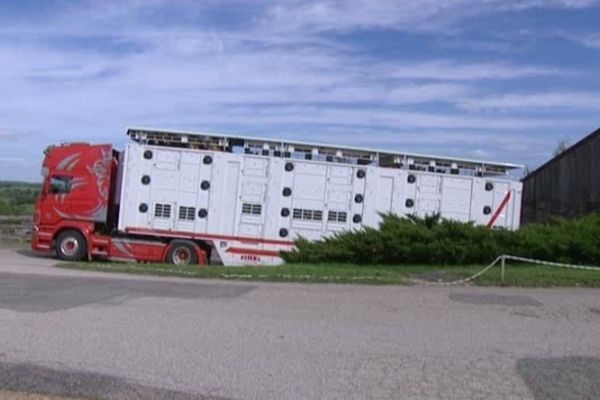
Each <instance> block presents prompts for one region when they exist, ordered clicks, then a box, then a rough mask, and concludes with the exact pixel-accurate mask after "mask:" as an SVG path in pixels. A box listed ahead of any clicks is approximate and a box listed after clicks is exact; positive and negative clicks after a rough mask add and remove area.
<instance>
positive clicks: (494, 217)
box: [487, 191, 510, 228]
mask: <svg viewBox="0 0 600 400" xmlns="http://www.w3.org/2000/svg"><path fill="white" fill-rule="evenodd" d="M509 200H510V191H508V192H506V196H504V199H502V203H500V206H499V207H498V209H496V212H495V213H494V215H492V218H491V219H490V222H488V224H487V227H488V228H492V227H493V226H494V224H495V223H496V220H497V219H498V217H499V216H500V213H501V212H502V210H504V208H505V207H506V205H507V204H508V201H509Z"/></svg>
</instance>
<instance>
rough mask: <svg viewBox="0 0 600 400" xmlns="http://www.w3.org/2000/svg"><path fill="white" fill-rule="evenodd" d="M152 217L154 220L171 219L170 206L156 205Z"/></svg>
mask: <svg viewBox="0 0 600 400" xmlns="http://www.w3.org/2000/svg"><path fill="white" fill-rule="evenodd" d="M154 216H155V217H156V218H171V205H170V204H161V203H156V204H155V206H154Z"/></svg>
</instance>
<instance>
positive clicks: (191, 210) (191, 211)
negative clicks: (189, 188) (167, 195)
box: [179, 206, 196, 221]
mask: <svg viewBox="0 0 600 400" xmlns="http://www.w3.org/2000/svg"><path fill="white" fill-rule="evenodd" d="M179 219H181V220H184V221H193V220H194V219H196V208H195V207H183V206H182V207H179Z"/></svg>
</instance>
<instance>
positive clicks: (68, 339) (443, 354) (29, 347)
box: [0, 249, 600, 400]
mask: <svg viewBox="0 0 600 400" xmlns="http://www.w3.org/2000/svg"><path fill="white" fill-rule="evenodd" d="M54 263H55V261H54V260H52V259H48V258H45V257H37V256H34V255H32V254H31V253H30V252H28V251H23V250H15V249H4V250H0V399H3V398H2V397H1V396H2V395H4V393H6V392H2V390H5V391H6V390H10V391H13V392H35V393H41V394H45V395H49V396H59V397H55V398H61V397H60V396H71V397H78V398H86V399H87V398H100V399H108V400H111V399H138V398H139V399H153V398H155V399H175V400H177V399H261V400H263V399H535V400H539V399H596V398H597V393H600V338H599V336H598V332H600V313H599V312H598V310H600V291H598V290H589V289H587V290H586V289H515V288H478V287H431V286H421V287H390V286H386V287H375V286H353V285H300V284H272V283H243V282H221V281H212V280H211V281H199V280H185V279H181V278H156V277H141V276H129V275H121V274H118V275H117V274H102V273H94V272H83V271H76V270H65V269H59V268H54V267H53V265H54ZM9 398H10V397H9ZM14 398H17V399H19V397H14ZM21 398H27V399H28V397H21ZM47 398H48V397H46V398H44V397H37V398H36V397H31V399H35V400H38V399H44V400H46V399H47ZM49 398H50V399H53V400H54V398H53V397H49Z"/></svg>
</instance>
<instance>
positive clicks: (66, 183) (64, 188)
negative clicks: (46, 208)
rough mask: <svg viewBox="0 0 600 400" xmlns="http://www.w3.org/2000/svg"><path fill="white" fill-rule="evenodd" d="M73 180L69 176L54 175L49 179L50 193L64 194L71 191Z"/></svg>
mask: <svg viewBox="0 0 600 400" xmlns="http://www.w3.org/2000/svg"><path fill="white" fill-rule="evenodd" d="M72 180H73V178H72V177H70V176H60V175H55V176H53V177H52V178H51V179H50V193H52V194H65V193H69V192H70V191H71V181H72Z"/></svg>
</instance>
